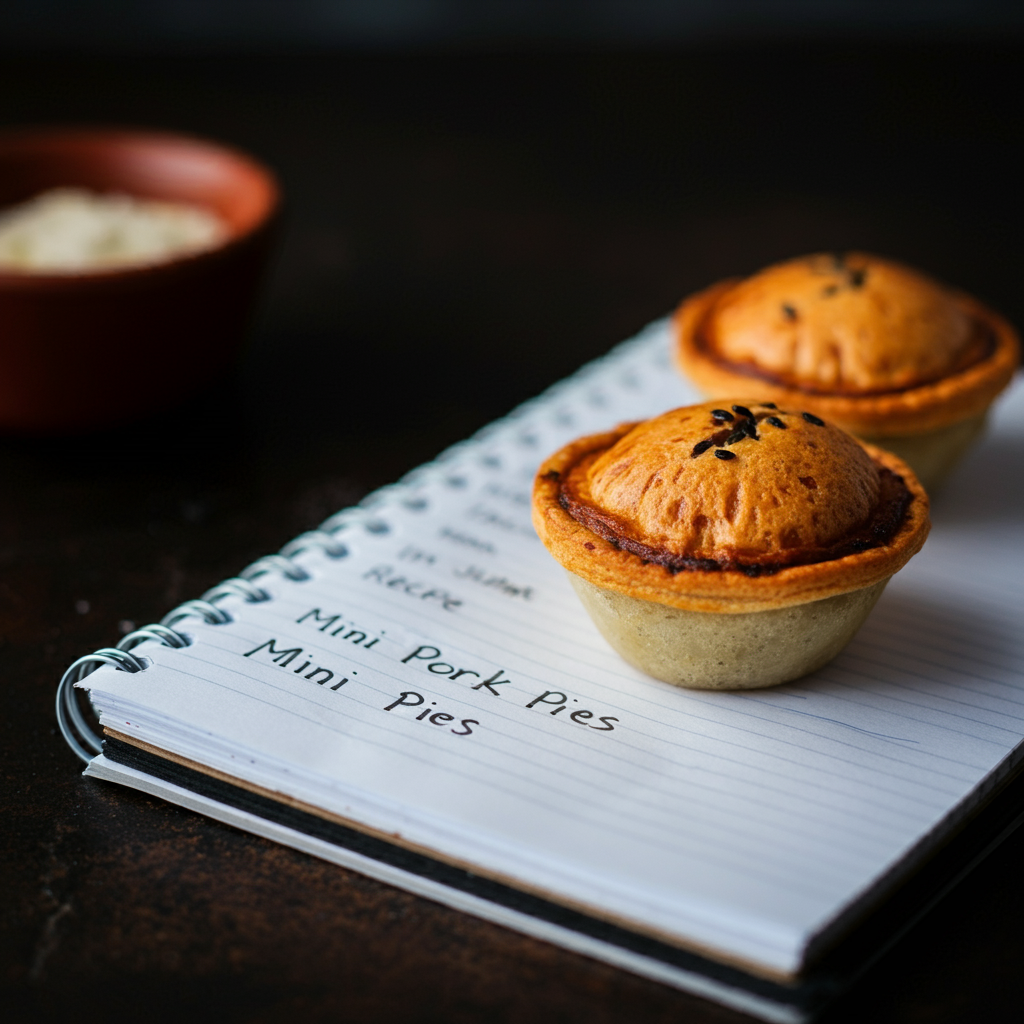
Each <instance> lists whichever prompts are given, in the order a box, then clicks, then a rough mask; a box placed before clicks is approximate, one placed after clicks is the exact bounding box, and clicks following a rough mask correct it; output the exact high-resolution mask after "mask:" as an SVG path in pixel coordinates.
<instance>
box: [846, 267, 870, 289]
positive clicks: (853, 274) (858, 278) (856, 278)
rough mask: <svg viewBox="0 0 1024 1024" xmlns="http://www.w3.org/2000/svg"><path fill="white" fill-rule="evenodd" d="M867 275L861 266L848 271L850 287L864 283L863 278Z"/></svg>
mask: <svg viewBox="0 0 1024 1024" xmlns="http://www.w3.org/2000/svg"><path fill="white" fill-rule="evenodd" d="M867 276H868V272H867V271H866V270H864V269H863V268H860V269H858V270H851V271H850V287H851V288H860V287H862V286H863V284H864V279H865V278H866V277H867Z"/></svg>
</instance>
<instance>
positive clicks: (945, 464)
mask: <svg viewBox="0 0 1024 1024" xmlns="http://www.w3.org/2000/svg"><path fill="white" fill-rule="evenodd" d="M987 418H988V412H987V411H986V412H983V413H979V414H978V415H977V416H971V417H970V418H969V419H966V420H960V421H959V422H957V423H951V424H950V425H949V426H948V427H939V428H938V429H937V430H930V431H928V433H926V434H905V435H903V436H902V437H898V436H895V435H883V434H871V435H868V434H860V435H859V436H860V437H861V438H862V439H863V440H865V441H867V442H869V443H870V444H874V445H878V447H879V448H885V449H886V450H888V451H890V452H892V453H893V455H898V456H899V457H900V458H901V459H902V460H903V461H904V462H905V463H906V464H907V465H908V466H910V468H911V469H912V470H913V471H914V472H915V473H916V474H917V478H918V480H920V481H921V483H922V484H924V489H925V490H926V491H929V492H931V491H934V490H935V488H936V487H938V486H939V484H941V483H942V481H943V480H944V479H945V478H946V476H947V475H948V474H949V473H950V471H951V470H952V469H953V467H954V466H955V465H956V464H957V462H959V461H960V457H961V456H962V455H963V454H964V452H966V451H967V449H968V448H970V446H971V445H972V444H973V443H974V442H975V441H976V440H977V439H978V438H979V437H981V435H982V434H983V433H984V432H985V421H986V419H987Z"/></svg>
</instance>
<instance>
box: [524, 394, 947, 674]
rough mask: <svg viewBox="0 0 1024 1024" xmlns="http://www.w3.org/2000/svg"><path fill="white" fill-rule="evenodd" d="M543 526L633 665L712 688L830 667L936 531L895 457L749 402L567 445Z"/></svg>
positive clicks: (555, 464) (555, 469) (541, 511)
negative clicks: (888, 585) (891, 580)
mask: <svg viewBox="0 0 1024 1024" xmlns="http://www.w3.org/2000/svg"><path fill="white" fill-rule="evenodd" d="M533 521H534V525H535V527H536V529H537V533H538V534H539V535H540V538H541V540H542V541H543V542H544V544H545V546H546V547H547V548H548V550H549V551H550V552H551V554H552V555H553V556H554V557H555V558H556V559H557V560H558V561H559V562H560V563H561V564H562V566H564V567H565V568H566V569H567V570H568V571H569V579H570V581H571V582H572V584H573V586H574V587H575V589H576V591H577V593H578V594H579V596H580V598H581V599H582V601H583V603H584V605H585V606H586V608H587V610H588V611H589V612H590V614H591V617H592V618H593V619H594V621H595V623H596V624H597V627H598V629H600V631H601V632H602V633H603V634H604V636H605V638H606V639H607V640H608V642H609V643H610V644H611V645H612V646H613V647H614V648H615V649H616V650H617V651H618V652H619V653H620V654H621V655H622V657H623V658H625V659H626V661H628V662H630V663H631V664H633V665H635V666H636V667H637V668H639V669H641V670H642V671H644V672H646V673H648V674H649V675H652V676H655V677H656V678H658V679H663V680H665V681H666V682H670V683H676V684H677V685H680V686H688V687H695V688H702V689H746V688H750V687H756V686H770V685H772V684H774V683H781V682H785V681H786V680H789V679H795V678H797V677H799V676H801V675H804V674H806V673H807V672H811V671H813V670H814V669H816V668H818V667H820V666H821V665H823V664H825V662H827V661H829V660H830V659H831V658H833V657H835V655H836V654H838V653H839V651H841V650H842V648H843V647H844V646H845V645H846V644H847V643H848V642H849V640H850V639H851V638H852V637H853V634H854V633H855V632H856V631H857V629H858V628H859V627H860V625H861V624H862V623H863V621H864V619H865V618H866V617H867V615H868V613H869V612H870V611H871V608H872V607H873V606H874V603H875V601H877V600H878V598H879V597H880V596H881V593H882V590H883V589H884V587H885V584H886V583H887V582H888V580H889V578H890V577H891V576H892V575H893V573H895V572H897V571H898V570H899V569H901V568H902V567H903V566H904V565H905V564H906V563H907V561H908V559H910V557H911V556H912V555H914V554H915V553H916V552H917V551H918V550H919V549H920V547H921V545H922V544H923V543H924V540H925V537H927V535H928V529H929V520H928V497H927V495H926V494H925V491H924V488H923V487H922V486H921V484H920V483H919V481H918V480H917V478H916V477H915V476H914V474H913V472H912V471H911V470H910V469H909V467H908V466H907V465H906V464H905V463H904V462H903V461H902V460H900V459H899V458H897V457H896V456H895V455H893V454H891V453H890V452H887V451H883V450H881V449H879V448H876V447H874V446H873V445H869V444H864V443H863V442H860V441H858V440H857V439H856V438H854V437H852V436H851V435H850V434H848V433H846V432H845V431H843V430H840V429H839V428H838V427H836V426H835V425H833V424H830V423H828V422H826V421H824V420H822V419H821V418H820V417H818V416H817V415H815V414H814V413H811V412H808V411H805V410H803V409H801V408H799V407H792V406H782V407H780V406H778V405H777V404H776V403H772V402H752V401H749V400H747V401H725V402H707V403H705V404H703V405H694V406H689V407H686V408H682V409H674V410H672V411H671V412H667V413H664V414H663V415H661V416H657V417H655V418H654V419H651V420H646V421H645V422H642V423H637V424H631V423H630V424H624V425H622V426H620V427H618V428H616V429H615V430H613V431H610V432H609V433H606V434H594V435H592V436H589V437H582V438H580V439H579V440H577V441H573V442H572V443H571V444H569V445H566V446H565V447H564V448H562V449H561V450H560V451H558V452H556V453H555V454H554V455H552V456H551V457H550V458H549V459H547V460H546V461H545V462H544V464H543V465H542V466H541V468H540V470H539V472H538V475H537V478H536V481H535V484H534V492H533Z"/></svg>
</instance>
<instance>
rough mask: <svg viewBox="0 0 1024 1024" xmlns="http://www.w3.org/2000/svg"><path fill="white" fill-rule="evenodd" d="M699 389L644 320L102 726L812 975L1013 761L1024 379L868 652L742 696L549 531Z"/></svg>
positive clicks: (157, 656)
mask: <svg viewBox="0 0 1024 1024" xmlns="http://www.w3.org/2000/svg"><path fill="white" fill-rule="evenodd" d="M755 397H756V396H755ZM696 400H698V396H697V395H696V394H695V393H694V392H693V391H692V390H690V388H689V387H688V385H687V384H686V383H685V382H684V381H683V380H682V379H681V378H680V377H679V376H678V374H677V373H676V372H675V370H674V369H673V368H672V366H671V364H670V360H669V339H668V329H667V325H666V324H664V323H662V324H657V325H654V326H653V327H652V328H650V329H648V331H646V332H644V334H642V335H641V336H639V337H638V338H637V339H635V340H634V341H632V342H629V343H627V344H625V345H623V346H620V347H619V348H618V349H617V350H615V351H614V352H613V353H612V354H611V355H610V356H608V357H606V358H605V359H603V360H600V361H598V362H597V363H596V364H592V365H591V366H588V367H585V368H584V369H583V370H582V371H581V372H580V373H578V374H577V375H575V376H574V377H572V378H569V380H567V381H565V382H563V383H562V384H560V385H556V387H555V388H553V389H551V390H550V391H549V392H547V393H546V394H545V395H543V396H541V398H540V399H537V400H535V401H533V402H531V403H527V405H526V406H524V407H522V408H521V409H520V410H517V412H516V413H515V414H513V415H512V416H511V417H509V418H507V419H506V420H503V421H499V422H498V423H497V424H495V425H493V426H492V427H491V428H487V429H486V430H485V431H483V432H481V434H480V435H478V436H477V437H475V438H474V439H472V440H471V441H469V442H466V443H464V444H462V445H459V446H456V448H455V449H453V450H452V451H450V452H449V453H446V456H445V457H443V458H442V459H441V460H439V461H438V462H437V463H434V464H431V465H429V466H427V467H424V468H423V469H422V470H421V471H417V472H416V473H414V474H412V477H411V479H410V480H408V481H407V482H406V483H404V484H403V485H401V486H398V487H395V488H386V489H384V491H383V492H380V493H379V495H378V497H377V499H376V501H375V503H373V505H372V507H371V508H370V509H369V510H367V511H366V512H365V513H359V514H354V515H352V516H351V517H350V522H349V523H348V525H347V526H346V528H345V529H343V530H342V531H341V532H340V533H339V534H338V536H339V537H340V538H341V539H343V541H344V543H345V544H346V545H347V547H348V554H347V556H346V557H343V558H340V559H330V558H328V557H326V556H324V555H320V554H316V553H312V552H310V553H307V554H305V555H302V556H299V558H298V561H300V562H301V563H302V565H303V566H304V567H305V568H306V569H307V570H308V571H309V572H310V574H311V579H309V580H308V581H304V582H292V581H288V580H284V579H281V578H278V577H276V576H268V577H264V578H262V579H261V580H260V581H259V582H260V584H261V585H262V586H264V587H265V589H267V590H268V591H269V592H270V594H271V596H272V600H270V601H267V602H265V603H260V604H246V603H244V602H242V601H240V600H235V599H225V600H224V601H222V602H220V604H221V606H222V607H224V608H225V609H227V610H229V611H230V612H231V614H232V616H233V617H234V621H233V623H231V624H229V625H223V626H208V625H205V624H202V623H201V622H199V620H195V619H190V620H187V621H186V622H185V623H183V624H182V625H181V626H180V627H179V628H181V629H183V630H185V631H187V632H189V633H190V634H191V635H192V636H193V637H194V643H193V645H192V646H190V647H188V648H184V649H182V650H170V649H167V648H162V647H159V646H157V645H155V644H147V645H145V646H144V647H141V648H139V649H138V650H139V653H140V654H142V655H144V656H145V657H146V658H147V659H149V660H150V661H151V662H152V665H151V667H150V669H149V670H148V671H146V672H143V673H138V674H136V675H129V674H127V673H123V672H117V671H114V670H113V669H107V668H104V669H101V670H99V671H98V672H96V673H94V674H93V675H91V676H89V677H88V678H87V680H86V681H85V685H86V686H87V687H88V688H90V689H91V695H92V699H93V702H94V705H95V706H96V707H97V708H98V709H99V711H100V714H101V721H102V723H103V724H104V725H105V726H107V727H109V728H111V729H114V730H116V731H118V732H120V733H123V734H126V735H128V736H131V737H134V738H137V739H138V740H141V741H144V742H147V743H150V744H152V745H154V746H156V747H159V748H161V749H164V750H167V751H170V752H172V753H173V754H175V755H178V756H180V757H184V758H188V759H190V760H194V761H198V762H200V763H203V764H205V765H207V766H209V767H211V768H213V769H216V770H218V771H222V772H225V773H227V774H228V775H230V776H232V777H235V778H238V779H240V780H243V781H244V782H247V783H249V784H252V785H254V786H260V787H264V788H266V789H270V790H272V791H276V792H281V793H284V794H287V795H288V796H289V797H292V798H294V799H296V800H300V801H302V802H304V803H307V804H311V805H313V806H316V807H319V808H322V809H323V810H325V811H327V812H329V813H331V814H336V815H340V816H342V817H344V818H346V819H348V820H352V821H355V822H358V823H359V824H361V825H362V826H364V827H366V828H369V829H373V830H376V831H380V832H384V833H388V834H392V835H394V836H395V837H396V838H397V839H398V841H400V842H403V843H408V844H411V845H413V846H415V847H417V848H421V849H424V850H426V851H429V852H433V853H434V854H436V855H437V856H440V857H442V858H444V859H446V860H452V861H455V862H457V863H463V864H468V865H474V866H476V868H477V869H478V870H479V871H481V872H482V873H485V874H489V875H492V876H494V877H498V878H501V879H504V880H508V881H510V882H511V883H512V884H515V885H518V886H521V887H523V888H526V889H529V890H531V891H539V892H541V893H543V894H545V895H547V896H549V897H550V898H553V899H556V900H560V901H563V902H566V903H568V904H570V905H573V906H581V907H583V908H585V909H588V910H589V911H590V912H592V913H595V914H597V915H598V916H604V917H609V918H611V919H613V920H616V921H620V922H624V923H627V924H628V925H630V926H632V927H637V928H639V929H640V930H645V931H648V932H651V933H653V934H657V935H661V936H663V937H666V938H668V939H669V940H670V941H674V942H678V943H681V944H686V945H690V946H696V947H700V948H703V949H707V950H710V951H713V952H714V953H715V954H716V955H720V956H722V957H724V958H726V959H733V960H736V961H741V962H744V963H747V964H753V965H755V966H757V967H759V968H760V969H763V970H764V971H767V972H778V973H780V974H791V973H794V972H796V971H797V970H798V969H799V967H800V965H801V963H802V962H803V958H804V956H805V953H806V950H807V947H808V945H809V943H811V941H812V940H813V939H814V937H815V936H816V935H818V934H820V933H821V932H822V931H823V930H825V929H827V928H828V927H829V925H830V923H832V922H834V921H835V920H836V919H837V918H838V917H839V915H841V913H842V912H843V910H844V908H847V907H849V906H851V905H853V904H854V903H855V902H856V901H857V900H858V899H859V898H860V897H861V896H863V894H865V893H866V892H868V891H869V890H871V888H872V886H874V885H876V884H877V883H878V880H879V879H880V878H882V877H883V876H884V875H885V874H886V873H887V872H889V871H891V870H892V869H893V868H894V867H895V866H896V865H898V864H899V863H900V861H901V860H903V859H904V858H905V857H906V856H907V854H908V853H909V852H910V851H912V850H914V849H915V848H919V847H920V844H922V843H923V842H924V841H926V839H927V837H929V835H936V834H939V833H941V831H942V828H943V827H944V824H945V825H948V824H949V823H950V821H952V820H953V818H954V817H955V816H956V815H959V814H962V813H964V812H965V811H966V810H967V809H968V808H969V807H970V806H971V804H972V803H974V802H976V801H977V800H978V798H979V795H980V794H981V793H982V791H983V789H984V787H985V786H986V785H992V784H994V783H995V781H996V780H997V778H998V777H999V775H1000V773H1005V772H1006V771H1007V770H1009V768H1010V767H1011V765H1012V764H1014V763H1015V761H1016V758H1017V756H1018V754H1019V750H1018V748H1019V747H1020V744H1021V741H1022V738H1024V671H1022V669H1024V641H1022V639H1021V636H1020V634H1021V630H1020V623H1021V619H1022V612H1024V583H1022V582H1021V580H1020V575H1019V567H1020V564H1021V557H1022V555H1024V529H1022V525H1021V522H1022V521H1021V518H1020V516H1019V513H1017V512H1016V509H1019V508H1020V500H1019V499H1020V497H1021V495H1017V494H1015V492H1014V488H1019V486H1020V485H1019V484H1017V483H1016V482H1014V481H1013V480H1009V479H1008V478H1007V474H1009V473H1012V471H1013V467H1014V466H1015V465H1016V466H1019V465H1020V464H1021V461H1020V454H1021V450H1022V448H1024V390H1022V389H1021V388H1020V387H1018V388H1016V389H1015V390H1014V391H1013V392H1012V393H1011V394H1010V396H1009V397H1008V398H1006V399H1004V401H1003V402H1002V404H1001V405H1000V406H999V408H998V410H997V414H996V417H995V424H994V427H993V430H992V432H991V433H990V435H989V437H988V439H987V440H986V441H985V442H984V444H983V445H982V446H981V447H980V449H978V450H977V452H976V453H975V454H972V456H971V457H969V459H968V460H967V461H966V463H965V465H964V466H963V467H961V469H960V470H958V472H957V475H956V476H955V477H954V478H953V479H952V480H951V481H950V482H949V484H948V485H947V489H946V492H945V493H944V494H943V495H942V496H940V498H939V500H938V501H937V502H936V505H935V509H934V519H935V529H934V531H933V534H932V537H931V538H930V539H929V541H928V543H927V544H926V546H925V548H924V550H923V552H922V553H921V554H920V555H918V556H917V557H916V558H915V559H914V560H912V562H911V563H910V565H909V566H908V567H907V568H906V569H905V570H904V571H903V572H901V573H900V574H899V575H898V576H897V577H896V578H895V579H894V580H893V581H892V583H891V584H890V586H889V588H888V590H887V591H886V593H885V595H884V596H883V598H882V600H881V601H880V602H879V604H878V606H877V607H876V610H875V611H874V613H873V614H872V616H871V617H870V619H869V620H868V622H867V624H866V625H865V627H864V628H863V629H862V630H861V632H860V633H859V634H858V636H857V637H856V638H855V639H854V641H853V642H852V643H851V645H850V646H849V648H847V650H846V651H845V652H843V654H841V655H840V656H839V658H837V659H836V660H835V661H834V662H832V663H831V664H830V665H828V666H826V667H825V668H824V669H822V670H820V671H818V672H816V673H814V674H813V675H812V676H809V677H806V678H805V679H802V680H799V681H797V682H795V683H791V684H788V685H785V686H780V687H775V688H773V689H768V690H758V691H746V692H739V693H718V692H705V691H686V690H681V689H678V688H676V687H673V686H670V685H668V684H664V683H660V682H657V681H655V680H652V679H649V678H647V677H646V676H643V675H642V674H640V673H639V672H638V671H636V670H634V669H632V668H631V667H629V666H628V665H626V664H625V663H624V662H623V661H622V660H621V659H620V658H619V657H618V656H617V655H616V654H615V653H614V652H613V651H612V650H611V649H610V648H609V647H608V645H607V644H606V643H605V641H604V640H603V639H602V638H601V637H600V635H599V634H598V633H597V631H596V629H595V627H594V626H593V625H592V623H591V622H590V620H589V618H588V617H587V615H586V613H585V612H584V611H583V609H582V606H581V605H580V604H579V602H578V600H577V598H576V597H575V595H574V593H573V592H572V590H571V589H570V587H569V584H568V582H567V580H566V578H565V576H564V573H563V571H562V570H561V568H560V567H559V566H558V565H557V564H556V563H555V562H554V561H553V560H552V559H551V558H550V556H549V555H548V554H547V552H546V551H545V550H544V548H543V546H542V545H541V544H540V542H539V540H538V539H537V538H536V536H535V534H534V532H533V529H532V526H531V525H530V507H529V495H530V487H531V483H532V478H533V475H534V472H535V470H536V467H537V465H538V464H539V462H540V461H541V459H542V458H543V457H545V456H546V455H547V454H549V453H550V452H551V451H553V450H554V449H555V448H557V447H559V446H560V445H562V444H564V443H565V442H566V441H568V440H571V439H572V438H574V437H576V436H578V435H580V434H583V433H588V432H594V431H597V430H604V429H608V428H609V427H611V426H613V425H614V424H616V423H619V422H621V421H624V420H631V419H639V418H643V417H646V416H650V415H653V414H656V413H659V412H662V411H664V410H665V409H668V408H672V407H675V406H678V405H683V404H686V403H688V402H691V401H696ZM1014 498H1016V504H1015V505H1014V506H1012V507H1011V508H1009V509H1008V508H1006V507H1005V506H1006V503H1007V502H1008V501H1010V500H1013V499H1014ZM269 641H273V647H270V646H269V645H268V642H269ZM295 651H298V653H291V652H295ZM282 652H289V653H282ZM341 680H346V681H344V682H341ZM403 695H404V696H403ZM398 701H402V703H396V702H398ZM531 704H532V706H531ZM389 706H390V708H391V709H390V710H388V708H389ZM574 716H575V717H574Z"/></svg>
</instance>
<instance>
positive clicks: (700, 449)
mask: <svg viewBox="0 0 1024 1024" xmlns="http://www.w3.org/2000/svg"><path fill="white" fill-rule="evenodd" d="M714 443H715V442H714V441H713V440H712V439H711V438H708V439H707V440H706V441H698V442H697V443H696V444H695V445H694V446H693V451H692V452H690V458H691V459H695V458H697V456H698V455H703V454H704V453H705V452H706V451H707V450H708V449H709V448H710V447H711V446H712V445H713V444H714Z"/></svg>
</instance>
